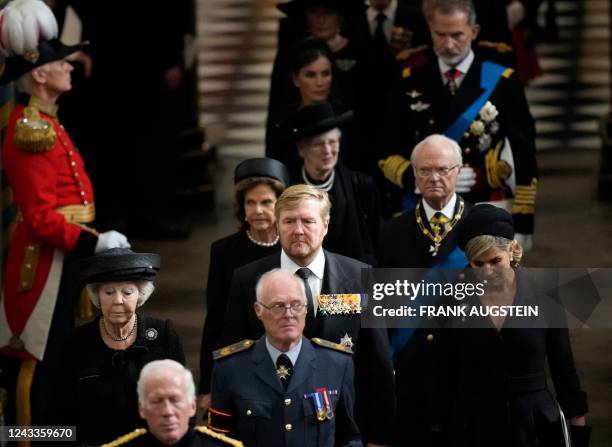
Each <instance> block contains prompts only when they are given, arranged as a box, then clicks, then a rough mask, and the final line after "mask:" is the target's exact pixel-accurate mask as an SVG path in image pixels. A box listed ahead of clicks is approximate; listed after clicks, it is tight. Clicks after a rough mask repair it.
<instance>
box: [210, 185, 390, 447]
mask: <svg viewBox="0 0 612 447" xmlns="http://www.w3.org/2000/svg"><path fill="white" fill-rule="evenodd" d="M330 207H331V204H330V202H329V198H328V196H327V193H326V192H325V191H321V190H319V189H317V188H315V187H314V186H310V185H294V186H291V187H289V188H287V189H286V190H285V191H284V192H283V194H281V196H280V198H279V199H278V200H277V202H276V207H275V214H276V222H277V225H278V234H279V236H280V243H281V247H282V250H281V253H280V254H274V255H270V256H267V257H265V258H262V259H260V260H258V261H255V262H252V263H250V264H247V265H245V266H244V267H241V268H239V269H236V270H235V271H234V277H233V279H232V286H231V289H230V294H229V299H228V307H227V313H226V318H225V324H224V332H223V337H222V339H223V340H224V342H225V344H229V343H234V342H236V341H239V340H242V339H245V338H251V339H255V338H259V337H260V336H261V335H262V334H263V332H264V327H263V326H262V323H261V320H260V319H259V318H257V315H256V314H255V312H254V311H253V303H254V302H255V301H256V296H255V283H256V281H257V278H259V277H260V276H261V275H262V274H263V273H265V272H267V271H269V270H272V269H274V268H279V267H280V268H282V269H283V270H288V271H290V272H291V273H293V274H295V275H298V276H299V277H300V278H301V279H302V281H303V282H304V284H305V286H306V287H305V290H306V296H307V298H308V303H309V304H308V312H307V313H306V327H305V329H304V334H305V335H306V336H307V337H310V338H315V337H319V338H322V339H326V340H331V341H333V342H336V343H340V344H343V345H345V346H347V347H351V348H352V349H353V350H354V351H355V360H354V361H355V390H356V406H355V407H356V416H357V422H358V423H359V428H360V430H361V432H362V435H363V438H364V440H365V441H366V442H368V443H370V444H371V445H375V444H387V443H389V442H390V440H391V435H392V424H393V417H392V415H393V414H394V411H395V396H394V387H393V367H392V363H391V356H390V353H389V342H388V337H387V333H386V331H384V330H382V329H368V328H363V327H362V326H361V318H360V316H361V315H360V312H361V307H362V306H365V304H366V303H365V299H364V298H363V297H362V296H361V295H357V294H356V293H358V292H359V290H360V288H361V283H360V278H361V274H362V269H364V268H367V267H368V265H367V264H364V263H362V262H359V261H357V260H355V259H352V258H347V257H345V256H341V255H338V254H335V253H331V252H329V251H327V250H324V249H323V248H322V243H323V238H324V237H325V235H326V234H327V228H328V225H329V210H330ZM372 384H375V386H373V385H372ZM213 400H214V395H213Z"/></svg>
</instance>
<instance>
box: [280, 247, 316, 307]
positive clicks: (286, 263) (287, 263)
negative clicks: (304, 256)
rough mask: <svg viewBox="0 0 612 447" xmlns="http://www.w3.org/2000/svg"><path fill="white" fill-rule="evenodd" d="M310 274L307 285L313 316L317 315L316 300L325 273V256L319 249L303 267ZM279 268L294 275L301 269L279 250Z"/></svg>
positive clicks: (283, 251)
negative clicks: (312, 258)
mask: <svg viewBox="0 0 612 447" xmlns="http://www.w3.org/2000/svg"><path fill="white" fill-rule="evenodd" d="M305 267H306V268H308V269H309V270H310V272H311V275H310V276H309V277H308V285H309V286H310V292H311V293H312V300H313V301H314V302H313V303H312V306H313V309H314V312H315V315H316V314H317V307H318V304H319V303H318V300H317V297H318V296H319V294H320V293H321V287H323V274H324V272H325V254H324V253H323V249H322V248H319V252H318V253H317V255H316V256H315V258H314V260H313V261H312V262H311V263H310V264H309V265H306V266H305ZM280 268H281V269H283V270H290V271H291V272H292V273H295V272H296V271H298V270H299V269H301V268H302V267H301V266H299V265H297V264H296V263H295V262H293V261H292V260H291V258H289V256H287V253H285V250H281V265H280Z"/></svg>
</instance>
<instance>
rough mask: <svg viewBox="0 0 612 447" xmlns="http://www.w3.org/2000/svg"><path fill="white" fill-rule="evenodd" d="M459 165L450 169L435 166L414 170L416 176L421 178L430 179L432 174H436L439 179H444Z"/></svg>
mask: <svg viewBox="0 0 612 447" xmlns="http://www.w3.org/2000/svg"><path fill="white" fill-rule="evenodd" d="M458 167H459V165H454V166H450V167H446V166H437V167H426V168H414V170H415V172H416V175H418V176H419V177H421V178H426V177H430V176H431V175H432V174H433V173H434V172H435V173H436V174H438V175H439V176H440V177H446V176H447V175H448V174H450V173H451V172H452V170H453V169H455V168H458Z"/></svg>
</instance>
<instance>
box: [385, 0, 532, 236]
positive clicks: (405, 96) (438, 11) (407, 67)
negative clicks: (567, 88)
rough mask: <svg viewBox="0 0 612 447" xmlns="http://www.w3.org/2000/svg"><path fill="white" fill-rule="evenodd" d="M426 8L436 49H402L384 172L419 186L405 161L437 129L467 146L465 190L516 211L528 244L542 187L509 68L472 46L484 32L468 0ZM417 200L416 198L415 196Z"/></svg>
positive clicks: (521, 97)
mask: <svg viewBox="0 0 612 447" xmlns="http://www.w3.org/2000/svg"><path fill="white" fill-rule="evenodd" d="M425 6H426V8H425V10H424V13H425V16H426V18H427V22H428V25H429V30H430V34H431V38H432V41H433V51H432V50H430V49H424V50H421V51H416V52H413V53H410V52H407V53H405V54H404V61H403V64H404V65H403V69H402V76H403V81H402V84H401V88H400V91H398V93H397V94H396V95H395V103H394V104H393V106H392V107H391V114H390V116H389V119H388V122H389V127H390V128H389V132H388V134H387V136H388V141H386V142H385V146H386V150H387V151H389V152H388V153H389V154H393V155H391V156H389V157H387V158H386V159H385V160H381V161H380V163H379V166H380V167H381V169H382V170H383V172H384V174H385V177H387V179H389V180H390V181H391V182H393V183H394V184H395V185H397V186H399V187H401V188H403V189H405V190H406V191H408V192H410V193H411V192H412V191H413V190H414V176H413V171H412V170H411V169H408V167H409V166H410V162H409V161H408V158H409V154H410V152H411V151H412V148H413V147H414V145H415V144H416V143H417V142H418V141H420V140H421V139H423V138H424V137H426V136H427V135H431V134H433V133H439V134H444V135H446V136H447V137H449V138H451V139H453V140H455V141H457V142H458V143H459V145H460V146H461V148H462V152H463V162H464V164H465V167H464V169H462V170H461V172H460V178H462V177H461V176H463V180H466V181H467V180H468V177H472V179H473V182H472V185H471V186H470V187H469V191H467V192H465V194H464V197H465V198H466V199H467V200H470V201H471V202H492V203H494V204H496V205H498V206H502V207H505V208H507V209H508V210H511V211H512V214H513V217H514V221H515V225H516V228H517V231H518V233H520V234H519V235H517V236H518V237H519V239H521V242H523V243H524V244H523V245H524V246H526V248H527V247H529V246H530V244H531V235H532V234H533V221H534V207H535V196H536V187H537V165H536V158H535V127H534V120H533V118H532V116H531V114H530V113H529V108H528V106H527V101H526V99H525V94H524V91H523V89H522V87H521V85H520V82H519V80H518V79H517V76H516V75H515V73H514V71H513V70H512V69H511V68H507V67H504V66H501V65H499V64H497V63H494V62H492V61H489V60H484V59H482V58H481V57H480V56H478V55H475V54H474V51H472V42H473V41H474V40H475V39H476V37H477V36H478V33H479V25H478V24H477V23H476V14H475V10H474V6H473V4H472V2H471V0H430V1H428V2H425ZM413 205H414V203H413Z"/></svg>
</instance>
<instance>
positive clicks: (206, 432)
mask: <svg viewBox="0 0 612 447" xmlns="http://www.w3.org/2000/svg"><path fill="white" fill-rule="evenodd" d="M194 429H195V430H196V431H199V432H200V433H202V434H204V435H206V436H208V437H209V438H213V439H216V440H217V441H221V442H222V443H224V444H227V445H231V446H232V447H243V446H244V444H243V443H242V442H240V441H238V440H237V439H233V438H230V437H229V436H227V435H224V434H223V433H218V432H216V431H214V430H211V429H210V428H208V427H206V426H205V425H197V426H196V427H194Z"/></svg>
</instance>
